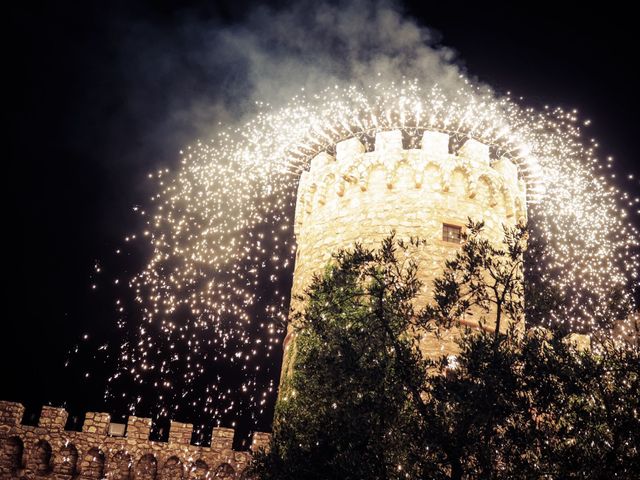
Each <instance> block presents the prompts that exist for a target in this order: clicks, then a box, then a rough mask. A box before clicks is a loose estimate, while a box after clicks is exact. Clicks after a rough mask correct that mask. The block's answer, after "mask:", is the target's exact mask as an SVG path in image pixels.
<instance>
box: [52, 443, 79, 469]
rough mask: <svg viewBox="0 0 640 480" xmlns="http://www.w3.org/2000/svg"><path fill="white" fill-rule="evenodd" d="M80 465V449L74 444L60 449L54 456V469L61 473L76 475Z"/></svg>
mask: <svg viewBox="0 0 640 480" xmlns="http://www.w3.org/2000/svg"><path fill="white" fill-rule="evenodd" d="M77 465H78V450H77V449H76V447H75V446H74V445H72V444H70V443H69V444H67V445H65V446H64V447H62V448H61V449H60V453H58V454H57V455H56V456H55V457H54V466H53V471H54V472H55V473H59V474H60V475H69V476H71V475H75V473H76V466H77Z"/></svg>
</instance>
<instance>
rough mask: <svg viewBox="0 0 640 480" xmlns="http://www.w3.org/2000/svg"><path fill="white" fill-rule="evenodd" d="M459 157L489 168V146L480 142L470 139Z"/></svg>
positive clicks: (463, 146)
mask: <svg viewBox="0 0 640 480" xmlns="http://www.w3.org/2000/svg"><path fill="white" fill-rule="evenodd" d="M458 156H459V157H461V158H464V159H467V160H470V161H472V162H477V163H478V164H480V165H483V166H487V167H488V166H489V162H490V160H489V145H485V144H484V143H481V142H479V141H478V140H475V139H473V138H470V139H468V140H467V141H466V142H464V144H463V145H462V147H460V150H458Z"/></svg>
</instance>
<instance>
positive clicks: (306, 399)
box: [254, 224, 640, 479]
mask: <svg viewBox="0 0 640 480" xmlns="http://www.w3.org/2000/svg"><path fill="white" fill-rule="evenodd" d="M468 231H469V235H468V236H467V239H466V243H465V244H464V245H463V246H462V248H461V249H460V251H459V253H458V255H456V257H455V258H454V259H452V261H451V262H447V265H446V268H445V272H444V274H443V276H442V277H441V278H440V279H438V280H437V281H436V282H435V285H434V296H435V302H434V304H433V305H431V306H429V307H427V308H425V309H424V310H422V311H415V309H414V306H413V305H414V302H413V301H414V299H415V297H416V295H417V293H418V291H419V290H420V287H421V285H420V282H419V280H418V277H419V275H418V266H417V264H416V263H415V262H414V261H413V260H412V258H413V255H412V252H413V251H414V249H417V248H420V247H421V245H422V242H420V241H417V240H411V241H409V242H403V241H401V240H397V239H396V238H394V237H393V236H391V237H389V238H387V239H385V240H384V241H383V243H382V245H381V246H380V248H379V249H376V250H368V249H365V248H363V247H362V246H359V245H357V246H356V247H354V249H352V250H350V251H341V252H338V253H337V254H336V255H335V256H334V260H333V262H332V263H331V264H330V265H329V266H328V267H327V269H326V270H325V272H324V274H323V275H322V276H317V277H316V278H314V280H313V282H312V284H311V286H310V287H309V289H308V290H307V292H306V296H305V297H306V298H305V299H304V300H305V309H304V311H302V312H300V313H298V314H297V315H296V317H295V319H294V325H296V335H297V336H296V357H295V367H294V369H293V371H292V373H291V374H290V375H289V376H288V377H287V378H285V379H284V380H283V383H282V386H281V394H280V398H281V400H280V401H279V403H278V405H277V409H276V418H275V421H274V431H273V437H272V441H271V444H270V448H269V450H268V451H266V452H261V453H259V454H258V455H256V457H255V460H254V472H255V473H256V475H258V477H259V478H261V479H293V478H296V479H300V478H304V479H321V478H322V479H327V478H344V479H401V478H429V479H431V478H433V479H440V478H442V479H462V478H634V475H635V474H636V473H637V465H639V464H640V453H639V452H638V445H640V437H639V435H640V421H639V419H638V411H640V404H639V401H640V400H639V396H638V392H639V391H640V371H639V369H640V355H639V351H638V348H637V347H631V348H627V347H625V348H622V347H619V346H616V345H614V344H612V343H608V342H603V343H598V344H595V345H594V346H593V348H592V350H587V351H580V350H578V349H576V348H575V347H574V346H572V345H571V344H570V343H568V342H566V341H565V340H564V339H562V338H561V337H560V336H559V335H556V334H553V333H551V332H548V331H545V330H542V329H537V328H536V329H533V330H530V331H528V332H527V333H526V334H525V335H523V334H522V332H516V331H515V329H513V328H512V329H509V330H507V331H506V332H505V333H504V334H500V333H493V332H489V331H479V332H477V331H475V332H471V331H469V330H467V331H464V333H463V335H462V338H461V340H460V353H459V354H458V355H457V358H456V359H455V361H454V362H452V361H451V359H450V358H444V357H443V358H440V359H435V360H434V359H428V358H425V357H424V356H423V355H422V354H421V352H420V348H419V344H418V340H417V336H416V335H415V331H416V330H417V329H418V330H420V329H435V328H437V327H438V326H445V327H446V326H449V325H451V324H453V323H454V322H455V321H456V320H457V319H458V318H459V317H460V315H461V314H462V313H463V312H466V311H467V310H468V309H471V308H480V309H483V311H484V312H485V313H486V312H489V311H493V312H494V313H495V315H499V316H503V315H504V316H507V317H509V318H511V319H518V318H520V315H522V303H521V300H518V299H517V296H518V295H519V294H520V292H521V290H518V289H519V288H521V286H518V282H517V281H516V280H517V278H518V275H519V274H518V271H519V269H520V268H521V253H520V251H519V248H520V247H519V245H521V242H522V241H523V239H524V238H525V233H524V231H523V230H522V229H520V230H517V231H511V233H509V231H508V230H507V231H506V232H505V233H506V234H505V243H504V246H503V247H496V246H493V245H489V244H487V243H486V242H485V241H484V240H483V239H482V238H480V237H481V234H482V225H480V224H470V225H469V229H468ZM491 302H493V303H491ZM491 304H493V305H494V306H495V307H496V308H495V309H493V310H489V305H491ZM500 321H501V320H500V318H498V319H497V321H496V323H499V322H500Z"/></svg>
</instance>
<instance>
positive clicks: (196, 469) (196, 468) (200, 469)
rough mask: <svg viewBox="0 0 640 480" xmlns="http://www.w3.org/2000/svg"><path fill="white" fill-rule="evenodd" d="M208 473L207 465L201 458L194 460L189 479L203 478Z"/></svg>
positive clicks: (197, 479)
mask: <svg viewBox="0 0 640 480" xmlns="http://www.w3.org/2000/svg"><path fill="white" fill-rule="evenodd" d="M208 475H209V465H207V464H206V462H204V461H203V460H196V461H195V462H194V463H193V464H192V465H191V474H190V476H189V480H205V479H206V478H207V477H208Z"/></svg>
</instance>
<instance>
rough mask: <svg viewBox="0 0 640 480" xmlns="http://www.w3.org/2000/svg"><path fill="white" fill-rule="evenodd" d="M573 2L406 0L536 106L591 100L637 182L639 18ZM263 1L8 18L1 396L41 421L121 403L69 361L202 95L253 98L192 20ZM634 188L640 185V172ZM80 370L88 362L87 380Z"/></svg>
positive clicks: (470, 59) (50, 7)
mask: <svg viewBox="0 0 640 480" xmlns="http://www.w3.org/2000/svg"><path fill="white" fill-rule="evenodd" d="M512 3H517V2H512ZM559 3H560V2H555V3H551V4H547V5H543V4H541V3H539V2H535V3H531V6H530V7H529V8H524V9H523V7H518V8H517V9H516V7H513V6H511V7H510V6H505V5H500V6H498V5H496V6H491V5H490V4H489V3H487V2H473V5H470V6H466V5H464V2H456V3H453V2H425V1H415V2H406V3H405V4H404V5H405V8H406V11H407V14H408V15H409V16H412V17H413V18H414V20H415V21H416V22H417V23H419V24H421V25H424V26H428V27H431V28H434V29H435V30H437V31H438V32H440V34H441V39H442V40H441V42H442V44H443V45H447V46H449V47H452V48H453V49H454V50H456V51H457V52H458V57H459V63H461V65H462V66H463V67H464V69H465V70H466V72H467V73H468V74H469V75H470V76H472V77H475V78H477V79H478V80H480V81H482V82H485V83H487V84H489V85H491V86H493V87H494V88H495V89H496V90H497V91H499V92H504V91H507V90H510V91H512V92H513V93H514V94H515V95H516V96H520V95H522V96H524V97H526V102H527V103H528V104H531V105H532V106H542V105H545V104H550V105H561V106H564V107H567V108H578V109H579V110H580V112H581V114H582V116H583V117H585V118H590V119H592V121H593V123H592V126H591V127H590V129H589V132H590V133H589V134H590V135H591V136H594V137H596V138H598V139H599V140H600V145H601V152H603V153H604V154H606V155H609V154H610V155H613V156H614V157H615V158H616V159H617V161H616V164H617V167H616V173H618V174H619V175H618V176H619V177H620V176H622V175H625V174H628V173H634V174H635V175H636V177H637V176H638V175H640V166H638V164H637V163H636V159H637V158H638V156H639V154H640V148H639V146H638V145H639V142H638V117H637V115H638V113H637V112H638V107H639V106H640V102H639V101H638V93H637V88H638V87H637V85H638V81H637V78H636V73H635V71H636V70H637V69H638V68H639V67H640V66H639V65H638V58H639V55H638V53H637V48H638V46H639V42H638V40H637V25H636V23H635V15H632V14H630V12H627V11H626V10H625V9H624V8H620V7H615V6H614V5H613V4H612V3H607V4H606V10H604V8H605V6H604V5H602V6H600V7H598V8H584V7H580V8H577V7H576V8H574V9H571V8H562V9H559V7H558V4H559ZM431 4H433V5H431ZM251 8H252V4H251V3H250V2H246V1H232V2H228V1H224V2H189V1H183V2H179V1H174V2H172V1H163V2H159V1H147V2H137V3H136V2H120V1H112V2H64V1H63V2H49V3H48V4H44V3H43V4H40V3H35V2H21V4H20V6H17V7H12V8H11V11H10V15H9V16H8V17H5V22H7V23H9V29H8V32H9V36H8V40H7V41H6V46H7V47H8V48H7V50H8V62H7V61H5V62H4V65H3V67H4V68H3V70H4V74H3V76H4V77H5V80H8V81H9V88H7V89H6V90H5V93H6V95H5V98H6V100H5V108H4V114H5V125H7V127H5V137H6V139H7V140H8V143H9V145H8V146H9V148H8V149H7V150H6V151H5V156H4V158H5V161H4V166H5V172H6V173H5V176H4V178H5V185H6V188H5V191H6V192H7V196H8V208H7V209H6V212H7V213H8V219H7V221H6V222H5V230H4V231H5V234H4V238H5V240H7V241H8V245H7V246H6V247H5V250H4V251H5V255H6V262H7V265H8V267H6V268H5V275H4V279H5V282H6V284H7V286H6V287H5V289H4V294H5V295H6V298H5V302H4V304H5V314H4V325H5V328H4V331H3V333H2V335H1V336H0V338H1V340H0V355H1V357H0V362H1V363H0V365H2V379H1V382H0V399H7V400H15V401H21V402H23V403H25V404H26V405H28V406H29V408H30V411H34V410H37V408H38V407H39V406H40V405H42V404H43V403H49V402H53V403H54V404H62V403H66V404H67V406H68V408H69V410H71V411H72V413H74V414H76V415H77V414H80V413H81V412H84V411H86V410H104V409H111V410H113V409H115V410H117V409H118V407H117V406H114V405H106V406H105V405H104V404H103V401H102V390H103V386H104V377H105V375H106V374H107V373H108V372H107V371H106V369H107V367H100V366H99V365H100V362H99V361H97V362H96V361H94V360H92V359H91V357H92V355H91V354H87V353H86V352H85V353H84V355H86V356H85V357H80V358H77V357H76V359H75V362H76V366H75V367H73V368H67V369H65V368H64V363H65V361H66V359H67V358H68V355H67V352H68V351H69V350H71V349H73V348H74V345H76V344H78V343H79V342H80V339H81V337H82V335H83V334H84V333H90V335H91V339H92V340H93V339H95V343H92V344H91V345H93V347H92V348H95V347H97V346H98V345H100V344H101V342H106V341H113V340H114V338H116V336H117V335H118V334H119V333H118V332H116V329H115V321H114V318H115V317H114V313H113V308H112V300H113V298H112V297H111V296H110V295H111V292H109V291H108V290H106V291H104V292H98V293H95V292H93V291H92V290H91V285H92V283H93V282H94V278H93V277H92V275H93V271H94V265H95V262H96V261H100V263H101V265H104V268H106V269H107V270H110V271H109V272H108V273H109V274H110V275H112V276H123V277H126V275H127V273H131V272H133V271H135V268H136V266H137V265H139V263H140V262H141V261H142V260H141V258H142V257H138V258H136V256H135V255H132V256H131V257H130V258H127V259H125V260H123V261H120V263H115V262H112V261H111V260H109V259H110V258H112V257H113V251H114V250H115V249H116V248H118V247H119V246H120V242H121V239H122V238H123V236H124V235H125V234H127V233H129V231H131V230H134V229H135V228H136V226H139V223H138V218H137V217H136V216H135V215H133V214H132V211H131V208H132V206H134V205H138V204H142V203H144V202H145V200H146V198H147V197H148V195H149V194H150V185H149V183H148V182H147V180H146V174H147V172H148V171H150V170H153V169H156V168H158V167H160V166H173V165H175V164H176V163H177V160H178V156H177V152H178V150H179V149H180V147H181V146H182V145H183V144H184V143H185V142H189V141H191V140H193V139H194V138H195V137H197V136H198V135H200V134H201V133H202V132H201V125H198V121H199V118H198V117H194V115H193V108H192V106H193V103H194V99H195V100H197V101H198V102H199V103H200V104H202V106H203V110H204V111H205V113H203V114H202V118H204V119H206V106H207V105H206V104H207V102H208V101H212V102H213V101H215V100H216V99H217V98H218V97H217V92H218V91H219V90H222V89H226V90H227V91H228V90H229V85H230V84H232V85H233V88H235V89H237V91H239V92H241V91H242V87H243V84H244V83H243V82H244V80H243V78H242V68H241V67H238V68H236V69H233V71H232V74H230V73H229V72H228V71H226V72H222V71H219V70H217V69H216V61H215V60H212V63H213V66H212V67H211V69H209V70H208V69H204V68H202V64H201V63H198V62H192V61H191V60H190V57H189V55H186V54H184V53H185V52H188V51H189V49H190V48H191V47H193V48H194V49H198V46H197V45H189V42H190V41H194V40H193V38H192V37H190V36H189V35H185V32H184V30H183V28H184V25H185V18H189V19H191V21H194V22H199V23H200V24H203V23H204V24H206V25H208V26H209V28H215V27H216V26H225V25H229V24H235V23H239V22H242V20H243V18H244V17H245V15H246V12H247V11H249V10H250V9H251ZM148 32H151V33H149V35H146V33H148ZM167 52H174V53H176V52H177V53H176V54H175V55H170V56H168V57H165V56H163V53H167ZM167 58H170V59H171V62H172V63H167V62H166V60H167ZM176 58H179V59H180V61H179V62H176V61H175V59H176ZM227 60H228V59H227ZM181 112H184V114H181ZM167 118H171V121H170V122H167ZM7 152H8V153H7ZM620 184H621V186H622V187H624V188H625V189H626V190H628V191H630V192H634V191H635V192H636V193H637V192H638V191H639V190H640V189H639V188H638V183H637V180H634V181H632V182H630V181H627V180H621V181H620ZM118 269H121V271H118ZM80 343H81V342H80ZM78 362H79V363H81V364H82V363H83V362H87V365H91V369H92V376H91V377H90V378H89V379H88V380H87V379H83V378H82V377H81V375H80V372H81V370H82V368H81V367H82V365H81V366H80V367H78V366H77V364H78ZM276 367H277V366H276ZM118 413H123V412H118ZM185 420H186V421H189V420H190V419H185ZM251 427H253V426H249V427H248V428H251ZM258 427H261V428H268V423H267V424H265V422H263V424H261V425H258Z"/></svg>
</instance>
